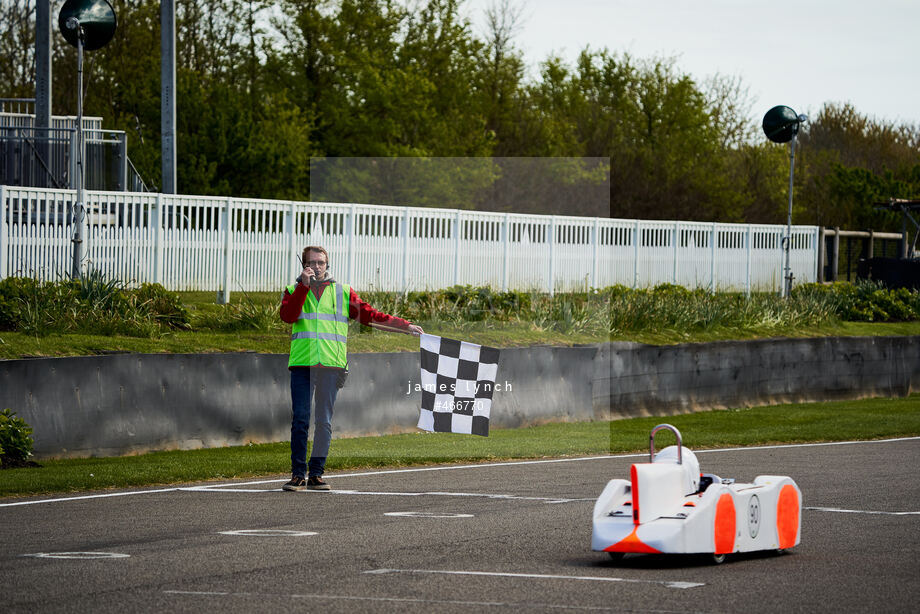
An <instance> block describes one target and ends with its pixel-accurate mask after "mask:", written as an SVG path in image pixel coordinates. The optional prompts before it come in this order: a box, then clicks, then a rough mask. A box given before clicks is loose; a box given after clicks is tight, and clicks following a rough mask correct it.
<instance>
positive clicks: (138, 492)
mask: <svg viewBox="0 0 920 614" xmlns="http://www.w3.org/2000/svg"><path fill="white" fill-rule="evenodd" d="M174 490H178V489H177V488H158V489H156V490H134V491H131V492H110V493H105V494H102V495H81V496H79V497H58V498H56V499H36V500H33V501H16V502H15V503H0V507H14V506H16V505H35V504H37V503H59V502H63V501H82V500H84V499H105V498H106V497H127V496H129V495H150V494H153V493H158V492H172V491H174Z"/></svg>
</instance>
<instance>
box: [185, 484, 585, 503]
mask: <svg viewBox="0 0 920 614" xmlns="http://www.w3.org/2000/svg"><path fill="white" fill-rule="evenodd" d="M179 490H186V491H193V492H224V493H228V492H230V493H232V492H250V493H251V492H256V493H258V492H280V490H281V489H280V488H271V489H258V488H230V487H221V488H219V489H218V488H211V487H207V486H197V487H192V488H181V489H179ZM302 494H309V495H313V494H317V495H323V496H331V495H372V496H378V497H381V496H390V497H481V498H483V499H506V500H516V501H544V502H546V503H572V502H574V501H594V500H595V499H594V498H590V499H587V498H582V499H567V498H564V497H528V496H524V495H506V494H501V493H498V494H496V493H476V492H443V491H430V492H394V491H382V490H381V491H377V490H339V489H335V490H305V491H302Z"/></svg>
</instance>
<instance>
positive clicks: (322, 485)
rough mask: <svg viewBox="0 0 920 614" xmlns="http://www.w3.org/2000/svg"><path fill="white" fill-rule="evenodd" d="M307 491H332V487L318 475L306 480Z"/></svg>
mask: <svg viewBox="0 0 920 614" xmlns="http://www.w3.org/2000/svg"><path fill="white" fill-rule="evenodd" d="M307 489H309V490H332V487H331V486H329V484H326V482H325V481H324V480H323V478H321V477H319V476H318V475H311V476H310V477H309V478H308V479H307Z"/></svg>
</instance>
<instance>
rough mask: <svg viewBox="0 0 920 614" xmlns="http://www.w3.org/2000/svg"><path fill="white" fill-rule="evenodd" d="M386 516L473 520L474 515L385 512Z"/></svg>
mask: <svg viewBox="0 0 920 614" xmlns="http://www.w3.org/2000/svg"><path fill="white" fill-rule="evenodd" d="M383 515H384V516H398V517H400V518H473V517H474V516H473V515H472V514H460V513H456V512H385V513H384V514H383Z"/></svg>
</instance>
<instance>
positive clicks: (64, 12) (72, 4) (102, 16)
mask: <svg viewBox="0 0 920 614" xmlns="http://www.w3.org/2000/svg"><path fill="white" fill-rule="evenodd" d="M115 25H116V19H115V10H114V9H113V8H112V5H111V4H109V3H108V1H107V0H67V2H65V3H64V6H62V7H61V12H60V13H58V29H59V30H60V31H61V35H62V36H63V37H64V40H66V41H67V42H68V43H70V44H71V45H73V46H74V47H76V46H77V41H78V40H79V39H80V36H81V30H82V36H83V48H84V49H86V50H87V51H92V50H94V49H101V48H102V47H105V45H106V44H107V43H108V42H109V41H110V40H112V36H114V35H115Z"/></svg>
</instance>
